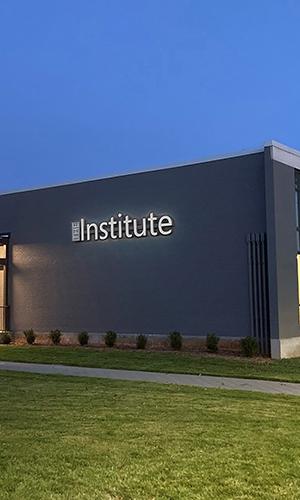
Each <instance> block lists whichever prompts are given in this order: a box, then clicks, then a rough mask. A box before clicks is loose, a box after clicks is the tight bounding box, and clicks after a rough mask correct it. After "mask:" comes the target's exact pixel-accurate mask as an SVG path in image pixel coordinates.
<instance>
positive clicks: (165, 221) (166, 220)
mask: <svg viewBox="0 0 300 500" xmlns="http://www.w3.org/2000/svg"><path fill="white" fill-rule="evenodd" d="M166 227H167V228H169V229H164V228H166ZM158 230H159V232H160V234H162V235H163V236H168V235H169V234H171V233H172V231H173V221H172V219H171V217H169V215H162V216H161V218H160V219H159V221H158Z"/></svg>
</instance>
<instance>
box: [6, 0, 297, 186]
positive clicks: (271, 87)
mask: <svg viewBox="0 0 300 500" xmlns="http://www.w3.org/2000/svg"><path fill="white" fill-rule="evenodd" d="M299 53H300V2H299V0H294V1H292V0H251V1H250V0H249V1H245V2H242V1H240V0H227V1H223V0H215V1H214V0H86V1H79V0H45V1H40V0H26V1H24V0H7V1H5V0H2V1H0V71H1V73H0V75H1V76H0V161H1V172H2V176H1V189H0V190H1V191H2V192H3V191H11V190H15V189H23V188H28V187H38V186H43V185H49V184H58V183H63V182H69V181H76V180H81V179H89V178H97V177H102V176H107V175H115V174H120V173H123V172H128V171H130V172H134V171H140V170H147V169H150V168H155V167H161V166H164V165H166V166H167V165H170V164H171V165H172V164H178V163H181V162H185V163H186V162H189V161H195V160H197V159H204V158H206V157H210V156H217V155H222V154H227V153H234V152H238V151H240V150H244V149H246V150H248V149H250V150H251V149H255V148H258V147H260V146H262V145H263V144H264V143H265V142H268V141H270V140H271V139H274V140H277V141H279V142H283V143H285V144H287V145H289V146H291V147H295V148H299V149H300V125H299V119H300V113H299V111H300V81H299V80H300V57H299Z"/></svg>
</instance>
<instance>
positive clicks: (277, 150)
mask: <svg viewBox="0 0 300 500" xmlns="http://www.w3.org/2000/svg"><path fill="white" fill-rule="evenodd" d="M268 147H269V148H271V155H272V158H273V160H275V161H279V162H281V163H285V164H286V165H289V166H291V167H293V168H297V169H299V170H300V151H298V150H297V149H293V148H290V147H288V146H286V145H284V144H281V143H280V142H276V141H270V142H268V143H266V144H264V146H263V147H261V148H257V149H251V150H242V151H240V152H238V153H233V154H225V155H217V156H213V157H208V158H202V159H198V160H193V161H190V162H184V163H175V164H171V165H162V166H160V167H154V168H147V169H146V170H136V171H134V170H133V171H130V170H128V171H127V172H123V173H121V174H116V175H105V176H103V177H94V178H91V179H80V180H77V181H69V182H63V183H60V184H52V185H46V186H38V187H32V188H26V189H16V190H14V191H4V192H3V193H0V196H6V195H10V194H17V193H28V192H31V191H41V190H43V189H52V188H59V187H66V186H73V185H77V184H84V183H87V182H94V181H101V180H109V179H116V178H119V177H126V176H128V175H140V174H146V173H150V172H159V171H161V170H169V169H173V168H179V167H188V166H192V165H197V164H201V163H209V162H212V161H218V160H228V159H230V158H237V157H239V156H248V155H251V154H257V153H262V152H263V151H264V149H265V148H268Z"/></svg>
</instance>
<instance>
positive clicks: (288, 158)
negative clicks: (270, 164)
mask: <svg viewBox="0 0 300 500" xmlns="http://www.w3.org/2000/svg"><path fill="white" fill-rule="evenodd" d="M265 147H270V149H271V158H272V160H274V161H278V162H280V163H284V164H285V165H288V166H289V167H292V168H296V169H298V170H300V151H298V150H297V149H293V148H289V147H288V146H285V145H284V144H281V143H280V142H276V141H271V143H270V144H266V146H265Z"/></svg>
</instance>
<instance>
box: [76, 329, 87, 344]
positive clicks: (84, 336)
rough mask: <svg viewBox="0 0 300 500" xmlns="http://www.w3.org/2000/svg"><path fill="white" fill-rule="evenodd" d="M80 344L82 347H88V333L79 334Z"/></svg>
mask: <svg viewBox="0 0 300 500" xmlns="http://www.w3.org/2000/svg"><path fill="white" fill-rule="evenodd" d="M78 342H79V344H80V345H88V343H89V334H88V332H80V333H79V334H78Z"/></svg>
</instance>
